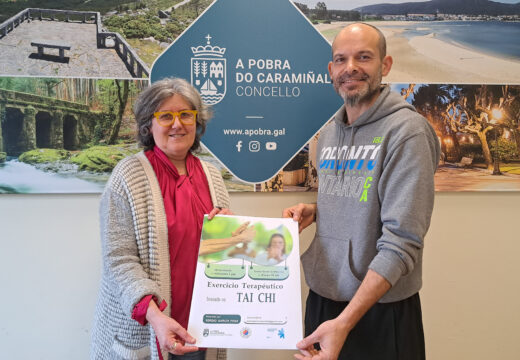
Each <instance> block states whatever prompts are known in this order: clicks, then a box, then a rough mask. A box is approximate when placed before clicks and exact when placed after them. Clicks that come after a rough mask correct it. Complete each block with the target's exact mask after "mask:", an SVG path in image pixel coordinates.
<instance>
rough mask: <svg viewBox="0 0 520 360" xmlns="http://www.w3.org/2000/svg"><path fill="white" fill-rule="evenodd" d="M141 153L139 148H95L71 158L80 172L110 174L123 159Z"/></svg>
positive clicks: (117, 146)
mask: <svg viewBox="0 0 520 360" xmlns="http://www.w3.org/2000/svg"><path fill="white" fill-rule="evenodd" d="M138 151H139V148H137V147H128V146H120V145H112V146H93V147H91V148H88V149H86V150H84V151H82V152H80V153H79V154H77V155H75V156H73V157H72V158H70V161H71V162H72V163H74V164H77V165H78V166H79V169H80V170H86V171H92V172H98V173H100V172H109V171H112V169H113V168H114V167H115V166H116V164H117V163H118V162H119V161H120V160H122V159H123V158H125V157H127V156H129V155H131V154H134V153H136V152H138Z"/></svg>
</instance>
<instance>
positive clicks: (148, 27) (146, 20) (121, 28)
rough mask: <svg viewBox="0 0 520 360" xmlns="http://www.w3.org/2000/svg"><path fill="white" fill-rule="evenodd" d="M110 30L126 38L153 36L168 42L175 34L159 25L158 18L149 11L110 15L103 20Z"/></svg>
mask: <svg viewBox="0 0 520 360" xmlns="http://www.w3.org/2000/svg"><path fill="white" fill-rule="evenodd" d="M103 24H104V25H105V26H106V27H107V28H108V29H109V30H110V31H114V32H118V33H120V34H121V35H123V36H124V37H125V38H128V39H142V38H146V37H150V36H153V37H154V38H155V39H156V40H159V41H164V42H169V41H172V40H173V38H174V37H175V36H176V35H174V34H173V33H171V32H170V31H171V29H168V28H166V27H164V26H162V25H161V23H160V20H159V18H158V17H157V16H155V15H154V14H153V13H152V12H151V11H148V12H147V13H146V14H142V15H141V14H139V15H124V16H111V17H109V18H107V19H105V20H104V21H103Z"/></svg>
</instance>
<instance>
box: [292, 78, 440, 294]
mask: <svg viewBox="0 0 520 360" xmlns="http://www.w3.org/2000/svg"><path fill="white" fill-rule="evenodd" d="M345 120H346V112H345V108H344V107H341V109H340V110H339V111H338V112H337V113H336V114H335V116H334V120H333V121H332V122H331V123H330V124H329V125H327V126H326V127H325V128H324V130H323V131H322V132H321V134H320V138H319V142H318V154H317V157H318V159H317V164H318V176H319V190H318V210H317V217H316V225H317V227H316V235H315V237H314V240H313V241H312V243H311V245H310V246H309V249H308V250H307V251H306V252H305V253H304V254H303V255H302V264H303V269H304V272H305V278H306V280H307V283H308V284H309V287H310V288H311V289H312V290H313V291H314V292H316V293H318V294H320V295H321V296H324V297H326V298H329V299H332V300H336V301H350V300H351V299H352V297H353V296H354V294H355V292H356V290H357V289H358V287H359V285H360V284H361V281H362V280H363V278H364V277H365V275H366V273H367V271H368V269H371V270H373V271H375V272H377V273H378V274H379V275H381V276H383V277H384V278H385V279H386V280H388V281H389V282H390V284H391V285H392V288H391V289H390V290H389V291H388V292H387V293H386V294H385V295H384V296H383V297H382V298H381V300H380V302H392V301H398V300H402V299H405V298H407V297H409V296H411V295H413V294H415V293H416V292H418V291H419V289H420V288H421V285H422V279H421V277H422V252H423V239H424V236H425V234H426V231H427V230H428V227H429V225H430V218H431V214H432V210H433V200H434V183H433V176H434V173H435V170H436V168H437V163H438V161H439V155H440V148H439V141H438V139H437V136H436V134H435V131H434V130H433V128H432V127H431V126H430V124H429V123H428V122H427V121H426V119H424V118H423V117H422V116H421V115H419V114H418V113H417V112H416V111H415V109H414V107H413V106H412V105H410V104H408V103H407V102H406V101H404V100H403V98H402V97H401V96H399V95H398V94H397V93H394V92H391V91H390V89H389V88H388V87H387V86H385V87H383V88H382V91H381V94H380V96H379V97H378V98H377V100H376V102H375V103H374V104H373V105H372V106H371V107H370V108H369V109H368V110H367V111H366V112H364V113H363V114H362V115H361V116H360V117H359V118H358V119H357V120H356V121H355V122H354V124H353V125H348V123H347V122H346V121H345Z"/></svg>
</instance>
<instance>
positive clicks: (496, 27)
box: [375, 21, 520, 60]
mask: <svg viewBox="0 0 520 360" xmlns="http://www.w3.org/2000/svg"><path fill="white" fill-rule="evenodd" d="M375 25H376V26H377V24H375ZM385 27H390V28H403V27H404V28H405V31H404V32H403V33H402V35H404V36H405V37H406V38H407V39H411V38H412V37H415V36H424V35H428V34H432V33H433V34H434V35H435V37H436V38H437V39H439V40H442V41H445V42H448V43H454V44H458V45H462V46H464V47H466V48H469V49H473V50H476V51H479V52H483V53H486V54H491V55H495V56H499V57H502V58H508V59H514V60H520V40H519V39H520V22H505V21H421V22H411V23H410V24H409V25H408V24H405V25H396V26H393V25H390V26H385Z"/></svg>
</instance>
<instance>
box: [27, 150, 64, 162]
mask: <svg viewBox="0 0 520 360" xmlns="http://www.w3.org/2000/svg"><path fill="white" fill-rule="evenodd" d="M69 156H70V153H69V152H68V151H66V150H58V149H34V150H30V151H26V152H24V153H23V154H21V155H20V156H19V157H18V160H19V161H21V162H24V163H27V164H41V163H48V162H56V161H60V160H65V159H67V158H68V157H69Z"/></svg>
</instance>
